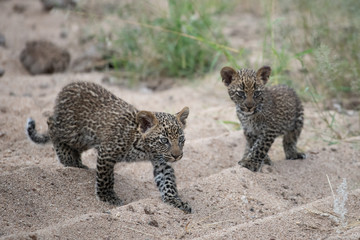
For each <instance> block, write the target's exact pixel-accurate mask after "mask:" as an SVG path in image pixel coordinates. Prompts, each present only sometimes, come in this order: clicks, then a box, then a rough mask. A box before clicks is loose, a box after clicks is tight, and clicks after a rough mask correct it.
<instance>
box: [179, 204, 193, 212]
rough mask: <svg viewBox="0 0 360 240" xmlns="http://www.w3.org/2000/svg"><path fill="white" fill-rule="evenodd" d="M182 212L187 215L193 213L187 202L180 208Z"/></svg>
mask: <svg viewBox="0 0 360 240" xmlns="http://www.w3.org/2000/svg"><path fill="white" fill-rule="evenodd" d="M179 208H180V209H181V210H183V211H184V212H185V213H191V212H192V210H191V207H190V205H189V204H188V203H187V202H183V203H182V205H181V206H180V207H179Z"/></svg>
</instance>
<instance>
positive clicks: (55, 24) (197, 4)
mask: <svg viewBox="0 0 360 240" xmlns="http://www.w3.org/2000/svg"><path fill="white" fill-rule="evenodd" d="M0 6H1V7H0V9H1V10H0V12H1V16H0V45H1V46H2V47H0V53H1V55H0V60H1V62H0V75H9V76H11V75H13V74H15V75H19V74H20V75H21V74H23V75H28V74H29V73H30V74H42V73H52V72H61V71H66V72H73V73H79V72H91V71H97V72H102V73H106V77H104V79H103V80H104V81H105V82H111V83H115V84H120V85H122V86H126V87H130V88H134V87H135V88H136V87H138V86H145V88H147V89H148V90H150V91H157V90H164V89H168V88H171V87H173V86H174V85H181V84H187V83H189V82H190V83H194V82H200V81H202V80H203V79H205V78H207V77H209V76H210V77H211V78H217V79H218V80H220V76H219V70H220V69H221V68H222V67H223V66H225V65H229V66H232V67H236V68H253V69H258V68H259V67H261V66H262V65H269V66H271V67H272V70H273V71H272V78H271V81H270V84H287V85H290V86H292V87H293V88H295V90H296V91H297V92H298V94H299V95H300V97H301V98H302V99H303V100H304V101H307V102H311V103H312V104H313V105H314V106H315V108H316V109H317V110H318V111H321V110H323V109H325V110H335V111H338V112H342V113H350V114H354V112H353V111H354V110H359V109H360V100H359V96H360V79H359V76H360V51H359V39H360V38H359V29H360V14H359V11H360V10H359V9H360V2H359V1H357V0H348V1H335V2H334V1H333V2H329V1H326V0H318V1H311V0H302V1H296V2H289V1H285V0H256V1H252V0H251V1H250V0H237V1H236V0H229V1H220V0H202V1H194V0H182V1H175V0H157V1H116V0H103V1H96V0H28V1H21V0H0ZM33 40H36V41H40V40H46V41H50V42H51V43H53V44H55V45H56V46H54V47H59V48H60V50H59V51H60V53H62V52H61V51H63V52H67V54H68V55H70V58H69V59H65V60H64V62H65V63H64V64H63V67H57V66H53V65H55V64H54V63H53V65H51V64H48V63H44V62H46V60H41V61H40V63H39V64H38V65H36V66H34V62H36V61H35V60H34V58H33V57H31V54H35V55H36V53H34V52H36V47H33V48H31V46H30V44H29V46H30V47H29V46H28V48H27V50H26V51H25V48H26V43H27V42H29V41H33ZM39 48H40V49H42V50H41V51H42V52H43V53H41V54H42V55H46V54H47V53H46V52H56V50H54V49H52V48H51V46H50V47H39ZM46 48H47V49H48V50H46ZM41 51H40V52H41ZM22 52H24V53H23V54H22ZM41 54H40V53H39V54H38V55H41ZM62 54H64V53H62ZM28 55H30V56H28ZM20 56H21V57H20ZM19 60H20V61H19ZM49 61H50V62H51V60H49ZM53 62H54V61H53ZM55 62H56V61H55ZM39 66H40V67H39ZM26 69H27V70H26ZM34 69H35V70H34ZM54 69H55V70H54ZM324 118H326V119H327V120H326V121H327V123H326V124H327V125H328V127H329V128H330V129H331V128H332V121H331V118H333V119H334V117H332V116H331V115H330V116H326V117H324ZM329 119H330V120H329ZM324 121H325V120H324ZM334 134H335V136H337V137H339V136H338V133H334Z"/></svg>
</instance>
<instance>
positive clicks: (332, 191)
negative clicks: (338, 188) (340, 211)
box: [326, 174, 335, 201]
mask: <svg viewBox="0 0 360 240" xmlns="http://www.w3.org/2000/svg"><path fill="white" fill-rule="evenodd" d="M326 178H327V180H328V183H329V185H330V189H331V193H332V196H333V199H334V201H335V193H334V190H333V188H332V186H331V182H330V179H329V176H328V175H327V174H326Z"/></svg>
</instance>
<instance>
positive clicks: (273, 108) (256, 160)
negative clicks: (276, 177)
mask: <svg viewBox="0 0 360 240" xmlns="http://www.w3.org/2000/svg"><path fill="white" fill-rule="evenodd" d="M270 73H271V68H270V67H268V66H264V67H262V68H260V69H259V70H258V71H257V72H255V71H254V70H251V69H241V70H239V71H235V70H234V69H232V68H231V67H224V68H223V69H222V70H221V73H220V74H221V78H222V81H223V82H224V84H225V86H226V87H227V89H228V93H229V96H230V98H231V100H232V101H233V102H234V103H235V105H236V114H237V116H238V118H239V120H240V122H241V125H242V127H243V128H244V134H245V137H246V148H245V153H244V156H243V157H242V159H241V160H240V161H239V164H240V165H241V166H243V167H246V168H248V169H250V170H251V171H259V170H260V169H261V166H262V165H263V164H264V163H265V164H269V165H271V160H270V158H269V156H268V151H269V149H270V147H271V145H272V144H273V142H274V140H275V138H276V137H278V136H280V135H284V139H283V147H284V151H285V155H286V159H305V158H306V155H305V154H304V153H301V152H298V150H297V148H296V142H297V140H298V138H299V135H300V133H301V129H302V127H303V125H304V113H303V107H302V105H301V102H300V99H299V98H298V96H297V95H296V93H295V91H294V90H293V89H291V88H289V87H287V86H282V85H279V86H272V87H266V86H265V85H266V83H267V82H268V80H269V77H270Z"/></svg>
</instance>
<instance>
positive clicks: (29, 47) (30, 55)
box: [20, 40, 70, 75]
mask: <svg viewBox="0 0 360 240" xmlns="http://www.w3.org/2000/svg"><path fill="white" fill-rule="evenodd" d="M20 61H21V63H22V64H23V65H24V67H25V68H26V70H28V71H29V73H31V74H33V75H36V74H42V73H48V74H49V73H56V72H64V71H65V70H66V68H67V67H68V65H69V63H70V54H69V52H68V51H66V50H65V49H62V48H60V47H58V46H56V45H55V44H53V43H51V42H49V41H43V40H41V41H30V42H27V43H26V47H25V49H24V50H22V52H21V54H20Z"/></svg>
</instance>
